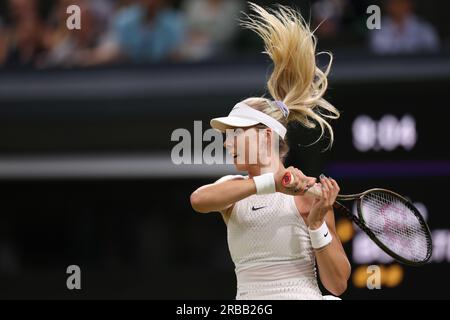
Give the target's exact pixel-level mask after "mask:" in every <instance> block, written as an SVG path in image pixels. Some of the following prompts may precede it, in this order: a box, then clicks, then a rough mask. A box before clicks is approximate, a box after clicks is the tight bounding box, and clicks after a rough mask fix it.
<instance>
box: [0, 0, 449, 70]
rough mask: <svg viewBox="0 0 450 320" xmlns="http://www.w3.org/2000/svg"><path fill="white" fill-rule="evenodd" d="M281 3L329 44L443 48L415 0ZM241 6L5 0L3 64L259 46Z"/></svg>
mask: <svg viewBox="0 0 450 320" xmlns="http://www.w3.org/2000/svg"><path fill="white" fill-rule="evenodd" d="M255 2H257V3H259V4H262V5H270V4H273V3H274V2H273V1H255ZM277 2H278V3H282V4H294V5H295V6H296V7H298V8H299V9H301V11H302V13H303V15H304V16H305V19H306V20H308V21H310V23H311V25H312V27H313V28H317V30H316V35H317V36H318V38H319V39H320V41H319V44H320V45H323V47H324V48H326V49H329V50H333V48H335V47H339V46H346V47H353V46H359V47H365V48H367V49H368V50H370V51H371V52H372V53H374V54H380V55H385V54H411V53H427V52H431V53H434V52H438V51H439V50H440V48H442V42H443V41H442V35H440V30H439V27H438V26H436V25H435V24H434V23H433V21H432V18H431V19H429V18H428V17H427V18H425V17H424V16H422V15H421V13H420V12H418V10H417V6H416V3H415V1H413V0H381V1H365V0H316V1H313V0H311V1H298V2H293V1H290V2H286V1H277ZM372 3H378V4H379V5H380V6H381V8H382V16H381V29H380V30H375V31H371V32H369V31H370V30H368V28H367V26H366V21H367V18H368V16H369V15H368V14H367V12H366V9H367V7H368V6H369V5H370V4H372ZM74 4H75V5H78V6H79V7H80V8H81V30H69V29H68V28H67V25H66V20H67V18H68V17H69V15H70V14H68V13H67V7H68V6H70V5H74ZM242 11H247V6H246V2H245V1H244V0H180V1H170V0H93V1H92V0H91V1H89V0H53V1H50V0H48V1H46V0H0V66H7V67H32V68H38V69H42V68H52V67H87V66H97V65H109V64H127V63H132V64H136V63H152V62H160V61H175V62H178V61H181V62H191V61H205V60H210V59H220V58H222V57H227V56H230V55H231V56H232V55H234V54H236V53H241V52H245V51H248V52H250V51H253V52H255V53H258V52H261V47H260V45H261V44H260V43H259V42H258V41H257V40H256V39H255V37H252V35H250V33H249V32H245V31H242V30H241V29H240V28H239V25H238V23H237V20H238V18H239V17H241V18H242V14H241V12H242ZM305 12H306V14H305ZM330 46H331V47H330Z"/></svg>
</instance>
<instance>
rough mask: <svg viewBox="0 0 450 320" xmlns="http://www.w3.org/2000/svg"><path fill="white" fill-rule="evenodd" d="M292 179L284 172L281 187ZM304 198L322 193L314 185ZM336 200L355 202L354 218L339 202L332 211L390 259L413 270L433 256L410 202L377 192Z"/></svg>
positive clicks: (387, 192) (427, 233) (423, 225)
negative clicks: (361, 231) (348, 220)
mask: <svg viewBox="0 0 450 320" xmlns="http://www.w3.org/2000/svg"><path fill="white" fill-rule="evenodd" d="M294 179H295V178H294V175H292V173H290V172H287V173H286V174H285V175H284V176H283V181H282V184H283V186H285V187H290V186H293V185H294V183H295V181H294ZM305 195H310V196H314V197H321V196H322V189H321V187H320V185H318V184H316V185H314V186H312V187H311V188H309V189H308V190H307V191H306V192H305ZM337 199H338V200H341V201H352V200H354V201H356V207H357V213H358V215H357V216H356V215H354V214H353V213H352V212H351V211H350V210H349V209H348V208H347V207H345V206H344V205H342V204H341V203H339V202H338V201H336V202H335V203H334V205H333V207H334V209H335V210H336V211H338V212H340V213H341V214H344V215H345V216H347V217H348V218H349V219H351V220H352V221H353V222H354V223H355V224H356V225H357V226H358V227H359V228H361V230H363V231H364V232H365V233H366V234H367V235H368V236H369V238H370V239H372V241H373V242H375V243H376V244H377V245H378V247H380V249H382V250H383V251H384V252H386V253H387V254H388V255H390V256H391V257H392V258H394V259H395V260H397V261H399V262H401V263H404V264H407V265H412V266H420V265H423V264H425V263H426V262H428V260H429V259H430V257H431V254H432V240H431V233H430V229H429V228H428V225H427V223H426V222H425V220H424V219H423V217H422V215H421V214H420V212H419V210H417V208H416V207H415V206H414V205H413V204H412V203H411V202H410V201H408V200H407V199H405V198H404V197H402V196H401V195H399V194H397V193H395V192H393V191H390V190H386V189H380V188H376V189H370V190H367V191H364V192H362V193H358V194H350V195H338V196H337Z"/></svg>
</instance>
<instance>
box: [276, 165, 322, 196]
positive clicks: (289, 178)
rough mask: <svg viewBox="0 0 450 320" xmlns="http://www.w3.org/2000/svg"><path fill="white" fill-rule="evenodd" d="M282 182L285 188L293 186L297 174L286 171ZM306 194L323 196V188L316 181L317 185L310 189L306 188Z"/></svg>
mask: <svg viewBox="0 0 450 320" xmlns="http://www.w3.org/2000/svg"><path fill="white" fill-rule="evenodd" d="M281 184H282V185H283V187H285V188H290V187H293V186H294V184H295V176H294V175H293V174H292V173H291V172H289V171H288V172H286V173H285V174H284V176H283V178H282V182H281ZM305 196H311V197H316V198H321V197H322V188H321V187H320V185H319V184H317V183H316V184H315V185H313V186H312V187H310V188H309V189H308V190H306V192H305Z"/></svg>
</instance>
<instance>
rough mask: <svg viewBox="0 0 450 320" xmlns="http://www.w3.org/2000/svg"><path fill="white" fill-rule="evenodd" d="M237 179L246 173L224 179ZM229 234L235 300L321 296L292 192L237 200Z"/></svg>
mask: <svg viewBox="0 0 450 320" xmlns="http://www.w3.org/2000/svg"><path fill="white" fill-rule="evenodd" d="M236 178H248V177H242V176H227V177H224V178H223V180H228V179H236ZM221 180H222V179H221ZM227 235H228V247H229V250H230V254H231V258H232V259H233V262H234V264H235V267H236V269H235V271H236V278H237V286H238V292H237V296H236V298H237V299H322V294H321V292H320V290H319V287H318V285H317V278H316V268H315V257H314V252H313V249H312V247H311V240H310V238H309V233H308V227H307V226H306V224H305V222H304V221H303V218H302V217H301V216H300V213H299V212H298V209H297V206H296V204H295V201H294V197H293V196H290V195H286V194H283V193H278V192H277V193H273V194H268V195H252V196H250V197H248V198H245V199H243V200H241V201H238V202H236V203H235V205H234V207H233V209H232V211H231V213H230V216H229V219H228V222H227Z"/></svg>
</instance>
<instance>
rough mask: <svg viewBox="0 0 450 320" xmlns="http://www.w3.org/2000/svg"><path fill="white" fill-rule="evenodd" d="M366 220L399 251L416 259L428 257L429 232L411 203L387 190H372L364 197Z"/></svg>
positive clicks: (373, 230) (362, 209) (394, 249)
mask: <svg viewBox="0 0 450 320" xmlns="http://www.w3.org/2000/svg"><path fill="white" fill-rule="evenodd" d="M361 213H362V217H363V220H364V223H365V224H366V225H367V227H369V228H370V229H371V231H372V232H373V233H374V234H375V236H376V237H377V238H378V239H379V240H380V241H381V242H382V243H383V244H384V245H385V246H386V247H387V248H389V249H390V250H391V251H393V252H394V253H396V254H397V255H399V256H401V257H403V258H405V259H407V260H410V261H414V262H420V261H425V260H427V259H428V257H429V245H428V244H429V239H428V237H429V233H428V231H427V230H426V228H425V227H424V225H423V224H422V223H421V221H420V220H419V218H418V217H417V216H416V214H415V211H414V210H413V209H412V208H411V206H410V205H409V203H407V202H405V201H404V200H403V199H401V198H399V197H397V196H395V195H393V194H390V193H387V192H380V191H377V192H371V193H368V194H366V195H365V196H364V197H363V198H362V199H361Z"/></svg>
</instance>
